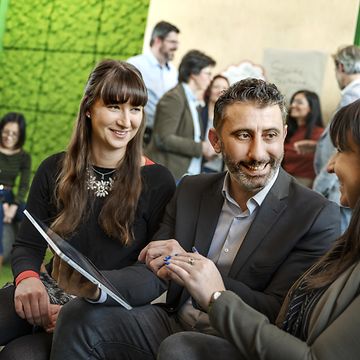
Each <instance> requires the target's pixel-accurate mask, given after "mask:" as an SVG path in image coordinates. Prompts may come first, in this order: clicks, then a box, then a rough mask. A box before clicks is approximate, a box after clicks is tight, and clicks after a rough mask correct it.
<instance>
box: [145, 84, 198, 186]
mask: <svg viewBox="0 0 360 360" xmlns="http://www.w3.org/2000/svg"><path fill="white" fill-rule="evenodd" d="M200 126H201V127H202V124H200ZM145 153H146V155H147V156H148V157H149V158H150V159H151V160H153V161H155V162H157V163H159V164H161V165H164V166H166V167H167V168H168V169H169V170H170V171H171V172H172V174H173V175H174V177H175V179H180V178H181V176H182V175H184V173H186V171H187V169H188V168H189V166H190V162H191V159H192V158H193V157H200V156H202V145H201V143H200V142H195V141H194V125H193V119H192V115H191V111H190V107H189V104H188V101H187V99H186V96H185V91H184V88H183V86H182V85H181V84H179V85H177V86H176V87H174V88H173V89H171V90H170V91H168V92H167V93H166V94H165V95H164V96H163V97H162V98H161V99H160V101H159V103H158V104H157V107H156V114H155V123H154V129H153V133H152V138H151V141H150V143H149V145H148V146H147V148H146V149H145Z"/></svg>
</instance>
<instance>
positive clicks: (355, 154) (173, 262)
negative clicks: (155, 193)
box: [159, 100, 360, 360]
mask: <svg viewBox="0 0 360 360" xmlns="http://www.w3.org/2000/svg"><path fill="white" fill-rule="evenodd" d="M330 133H331V138H332V141H333V143H334V144H335V146H336V147H337V149H338V152H337V154H336V155H335V156H334V157H333V158H332V160H331V161H330V163H329V165H328V170H329V171H330V172H335V173H336V175H337V176H338V178H339V181H340V184H341V187H340V189H341V199H340V201H341V204H342V205H343V206H349V207H350V208H352V209H354V211H353V216H352V219H351V222H350V225H349V228H348V230H347V231H346V232H345V233H344V234H343V235H342V236H341V237H340V238H339V239H338V240H337V241H336V242H335V243H334V245H333V247H332V249H331V250H330V251H329V252H328V253H327V254H326V255H324V256H323V257H322V258H321V259H320V260H319V261H318V262H317V263H316V264H315V265H314V266H313V267H312V268H310V269H309V270H308V271H307V272H306V273H305V274H304V275H303V276H302V277H301V278H300V279H299V280H298V281H297V282H296V283H295V284H294V286H293V287H292V289H291V290H290V291H289V293H288V295H287V297H286V299H285V302H284V304H283V307H282V310H281V311H280V314H279V316H278V320H277V324H278V326H279V327H280V328H279V327H277V326H275V325H272V324H270V323H269V320H268V319H267V318H266V316H264V315H263V314H260V313H259V312H257V311H256V310H254V309H252V308H251V307H250V306H248V305H247V304H245V303H244V302H243V301H242V300H241V299H240V298H239V297H238V296H237V295H235V294H234V293H232V292H230V291H225V287H224V283H223V281H222V278H221V275H220V274H219V272H218V270H217V268H216V266H215V265H214V263H213V262H211V261H210V260H209V259H207V258H205V257H203V256H201V255H199V254H184V255H179V256H177V257H173V258H172V259H170V260H167V261H168V262H169V265H167V266H168V269H169V270H170V271H171V273H172V279H173V280H174V281H176V282H178V283H179V284H182V285H185V286H186V288H187V289H188V290H189V292H190V294H191V295H192V297H193V298H194V299H195V300H196V302H197V303H198V304H199V305H200V306H201V308H202V309H205V311H207V312H208V314H209V316H210V321H211V324H212V326H213V327H214V328H215V329H216V330H217V331H218V333H219V334H220V335H221V336H222V337H223V338H220V337H216V336H210V335H204V334H197V333H188V332H187V333H180V334H176V335H173V336H172V337H170V338H168V339H167V340H165V341H164V342H163V345H162V347H161V348H160V356H159V359H160V360H163V359H180V358H186V359H192V360H195V359H218V358H227V357H232V358H239V359H255V358H256V359H263V360H265V359H266V360H282V359H284V360H285V359H319V360H335V359H336V360H337V359H358V357H359V353H360V343H359V341H358V336H357V335H358V334H359V331H360V317H359V312H360V290H359V289H360V221H359V218H360V200H359V199H360V100H358V101H356V102H354V103H352V104H350V105H348V106H346V107H343V108H342V109H340V110H339V111H338V112H337V114H336V115H335V117H334V119H333V122H332V124H331V128H330ZM191 258H192V259H193V260H190V259H191ZM224 338H225V339H227V340H225V339H224ZM174 346H176V348H177V351H176V352H174V351H173V349H174ZM200 349H201V350H200ZM171 350H172V351H171ZM178 354H179V355H178ZM180 354H181V355H180Z"/></svg>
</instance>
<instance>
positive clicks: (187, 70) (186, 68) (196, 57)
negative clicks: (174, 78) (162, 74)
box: [179, 50, 216, 83]
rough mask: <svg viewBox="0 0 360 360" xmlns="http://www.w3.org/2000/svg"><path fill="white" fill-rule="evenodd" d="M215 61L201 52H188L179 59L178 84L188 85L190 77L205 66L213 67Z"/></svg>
mask: <svg viewBox="0 0 360 360" xmlns="http://www.w3.org/2000/svg"><path fill="white" fill-rule="evenodd" d="M215 65H216V61H215V60H214V59H213V58H211V57H210V56H207V55H206V54H204V53H203V52H201V51H198V50H190V51H189V52H187V53H186V54H185V55H184V57H183V58H182V59H181V63H180V66H179V82H184V83H188V82H189V78H190V75H192V74H194V75H198V74H199V73H200V71H201V70H202V69H204V68H206V67H207V66H215Z"/></svg>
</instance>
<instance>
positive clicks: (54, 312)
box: [44, 304, 62, 333]
mask: <svg viewBox="0 0 360 360" xmlns="http://www.w3.org/2000/svg"><path fill="white" fill-rule="evenodd" d="M61 308H62V305H55V304H50V323H49V324H48V325H47V327H45V328H44V329H45V331H46V332H47V333H52V332H54V329H55V325H56V320H57V318H58V316H59V313H60V310H61Z"/></svg>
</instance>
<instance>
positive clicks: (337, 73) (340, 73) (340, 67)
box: [335, 61, 345, 90]
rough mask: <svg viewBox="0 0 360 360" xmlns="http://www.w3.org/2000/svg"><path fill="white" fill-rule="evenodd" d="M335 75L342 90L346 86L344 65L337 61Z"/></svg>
mask: <svg viewBox="0 0 360 360" xmlns="http://www.w3.org/2000/svg"><path fill="white" fill-rule="evenodd" d="M335 77H336V81H337V83H338V85H339V88H340V90H342V89H343V88H344V87H345V84H344V71H343V65H342V64H341V63H339V62H337V61H335Z"/></svg>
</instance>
